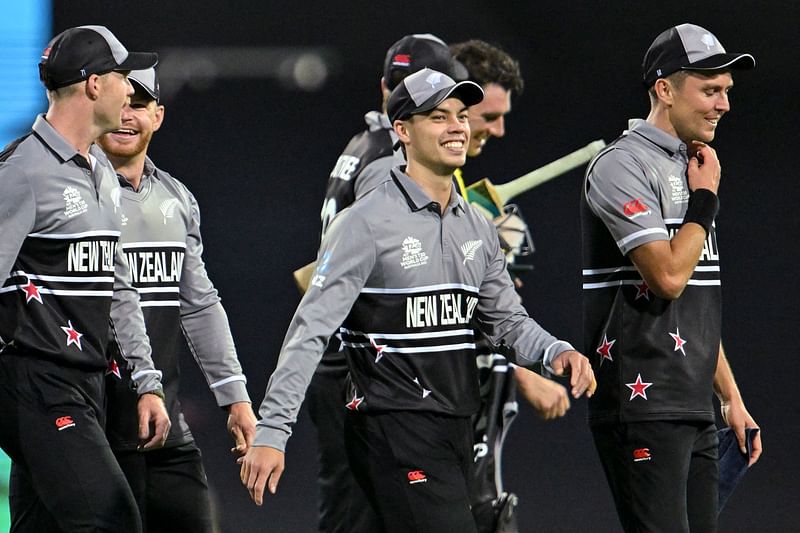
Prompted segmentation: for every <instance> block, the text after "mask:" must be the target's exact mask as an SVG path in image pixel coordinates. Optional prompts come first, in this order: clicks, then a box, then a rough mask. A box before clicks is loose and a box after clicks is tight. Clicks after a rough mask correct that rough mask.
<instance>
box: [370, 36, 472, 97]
mask: <svg viewBox="0 0 800 533" xmlns="http://www.w3.org/2000/svg"><path fill="white" fill-rule="evenodd" d="M423 68H431V69H433V70H438V71H439V72H443V73H444V74H447V75H448V76H450V77H451V78H453V79H454V80H456V81H462V80H466V79H467V78H468V77H469V73H468V72H467V68H466V67H465V66H464V65H462V64H461V63H460V62H459V61H457V60H455V59H453V56H452V54H451V53H450V49H449V48H448V47H447V44H445V42H444V41H443V40H441V39H440V38H438V37H436V36H435V35H432V34H430V33H415V34H412V35H406V36H405V37H403V38H402V39H400V40H399V41H397V42H396V43H394V44H393V45H392V46H391V47H390V48H389V50H387V52H386V58H385V59H384V60H383V80H384V82H385V83H386V88H387V89H389V90H390V91H392V90H394V88H395V87H397V85H398V84H399V83H400V81H401V80H402V79H403V78H404V77H406V76H408V75H409V74H413V73H415V72H418V71H420V70H422V69H423Z"/></svg>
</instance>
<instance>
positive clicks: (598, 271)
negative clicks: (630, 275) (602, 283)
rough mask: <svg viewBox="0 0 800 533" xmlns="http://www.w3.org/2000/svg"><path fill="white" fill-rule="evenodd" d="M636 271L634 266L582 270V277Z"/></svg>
mask: <svg viewBox="0 0 800 533" xmlns="http://www.w3.org/2000/svg"><path fill="white" fill-rule="evenodd" d="M635 270H636V267H635V266H621V267H612V268H584V269H583V270H582V273H583V275H584V276H588V275H591V274H612V273H614V272H633V271H635Z"/></svg>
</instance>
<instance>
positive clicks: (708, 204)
mask: <svg viewBox="0 0 800 533" xmlns="http://www.w3.org/2000/svg"><path fill="white" fill-rule="evenodd" d="M718 211H719V198H717V195H716V194H714V193H713V192H711V191H709V190H708V189H697V190H696V191H693V192H692V194H691V195H690V196H689V207H688V208H687V209H686V215H685V216H684V217H683V223H684V224H686V223H687V222H694V223H695V224H700V225H701V226H702V227H703V229H704V230H706V234H708V233H709V232H710V231H711V225H712V224H713V223H714V219H715V218H716V217H717V212H718Z"/></svg>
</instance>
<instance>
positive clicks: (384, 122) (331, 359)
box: [318, 111, 405, 377]
mask: <svg viewBox="0 0 800 533" xmlns="http://www.w3.org/2000/svg"><path fill="white" fill-rule="evenodd" d="M364 121H365V122H366V123H367V129H366V130H364V131H362V132H361V133H359V134H358V135H356V136H354V137H353V138H352V139H350V142H349V143H347V146H346V147H345V149H344V152H342V155H340V156H339V158H338V159H337V160H336V164H335V165H334V167H333V170H332V171H331V174H330V176H329V177H328V187H327V189H326V191H325V203H324V204H322V212H321V213H320V217H321V219H322V235H323V236H324V235H325V231H326V230H327V229H328V225H329V224H330V222H331V220H333V218H334V217H335V216H336V215H337V213H339V212H340V211H341V210H342V209H345V208H346V207H348V206H349V205H350V204H352V203H353V202H355V201H356V200H357V199H358V198H360V197H361V196H363V195H364V194H365V193H367V192H369V191H371V190H372V189H374V188H375V187H376V186H378V185H379V184H381V183H383V182H384V181H386V180H388V179H389V171H391V170H392V167H394V166H397V165H403V164H405V159H404V158H403V154H402V152H400V151H397V152H395V151H394V144H395V142H396V141H397V135H395V133H394V130H393V129H392V124H391V123H390V122H389V117H387V116H386V114H384V113H380V112H378V111H370V112H369V113H367V114H366V115H364ZM340 348H341V345H340V343H339V341H338V338H332V339H331V343H330V346H328V350H327V352H326V353H325V357H324V358H323V359H322V362H321V363H320V366H319V369H318V372H321V373H325V374H336V375H341V376H343V377H344V376H345V375H346V374H347V362H346V361H345V358H344V353H343V352H342V351H341V349H340Z"/></svg>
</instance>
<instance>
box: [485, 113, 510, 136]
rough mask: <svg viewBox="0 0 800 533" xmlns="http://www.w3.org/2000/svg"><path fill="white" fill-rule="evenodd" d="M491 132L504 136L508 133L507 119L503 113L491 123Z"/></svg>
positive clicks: (493, 134)
mask: <svg viewBox="0 0 800 533" xmlns="http://www.w3.org/2000/svg"><path fill="white" fill-rule="evenodd" d="M488 129H489V133H490V134H491V135H492V136H494V137H498V138H500V137H503V136H504V135H505V134H506V121H505V117H503V116H502V115H501V116H499V117H498V118H496V119H495V120H493V121H492V123H491V124H490V125H489V128H488Z"/></svg>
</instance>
